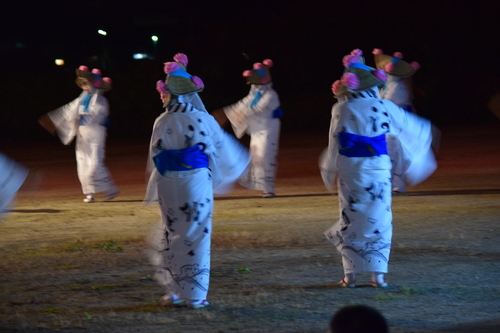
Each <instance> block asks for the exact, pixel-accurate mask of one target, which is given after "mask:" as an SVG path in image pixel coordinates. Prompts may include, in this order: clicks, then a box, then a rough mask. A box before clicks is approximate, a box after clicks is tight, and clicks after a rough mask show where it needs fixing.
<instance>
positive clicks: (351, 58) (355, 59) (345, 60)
mask: <svg viewBox="0 0 500 333" xmlns="http://www.w3.org/2000/svg"><path fill="white" fill-rule="evenodd" d="M355 62H359V57H358V56H354V55H352V54H348V55H346V56H344V58H342V64H343V65H344V67H346V68H347V67H349V66H350V65H351V64H353V63H355Z"/></svg>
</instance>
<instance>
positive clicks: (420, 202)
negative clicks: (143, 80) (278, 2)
mask: <svg viewBox="0 0 500 333" xmlns="http://www.w3.org/2000/svg"><path fill="white" fill-rule="evenodd" d="M441 130H442V142H441V148H440V151H439V155H438V163H439V168H438V170H437V171H436V172H435V173H434V175H432V176H431V177H430V178H429V179H428V180H427V181H426V182H424V183H422V184H419V185H417V186H415V187H412V188H410V189H409V192H408V193H407V194H405V195H398V196H394V197H393V210H394V222H393V223H394V238H393V247H392V253H391V261H390V264H389V268H390V273H389V274H387V279H388V280H389V287H388V288H386V289H377V288H373V287H371V286H370V285H369V284H368V282H369V277H368V276H363V275H360V276H359V277H358V282H359V283H361V286H360V287H359V288H354V289H344V288H339V287H338V286H337V284H336V283H337V282H338V281H339V279H340V278H341V277H342V266H341V261H340V256H339V255H338V253H337V252H336V250H335V249H334V248H333V247H331V246H330V245H329V244H328V243H327V242H326V240H324V238H323V236H322V232H323V231H324V230H325V229H326V228H327V227H329V226H330V225H331V224H332V223H333V222H334V221H335V220H336V219H337V218H338V214H339V212H338V199H337V197H336V195H333V196H332V195H331V194H329V193H328V192H327V191H326V189H325V187H324V185H323V184H322V181H321V178H320V175H319V171H318V167H317V159H318V156H319V154H320V152H321V151H322V150H323V148H324V147H326V145H327V133H326V132H324V133H306V132H304V133H285V134H283V136H282V140H281V148H280V149H281V153H280V158H279V173H278V182H277V194H278V197H276V198H274V199H262V198H258V197H257V194H258V193H257V192H256V191H250V190H247V189H244V188H241V187H237V188H236V189H235V190H234V192H232V193H231V194H230V195H228V196H225V197H218V198H217V199H216V202H215V213H214V233H213V251H212V271H211V284H210V292H209V296H208V299H209V301H210V302H211V306H210V307H209V308H206V309H199V310H189V309H186V308H165V307H161V306H160V305H159V303H158V299H159V298H160V297H161V296H162V295H163V291H162V290H161V288H160V287H159V286H158V285H157V284H156V283H155V281H153V280H152V275H153V271H152V269H151V267H150V265H149V264H148V262H147V256H146V254H145V246H144V241H145V238H146V237H147V235H148V234H149V230H150V229H151V227H152V225H154V224H155V223H157V221H158V219H159V214H158V208H157V207H156V206H154V205H152V206H144V205H143V204H142V198H143V194H144V190H145V174H144V171H145V170H144V169H145V163H146V162H145V161H146V152H147V144H148V142H147V139H146V140H138V141H132V140H129V141H127V142H124V141H120V142H116V141H113V140H110V141H109V142H108V151H107V166H108V167H109V169H110V170H111V173H112V175H113V177H114V178H115V180H116V182H117V185H118V186H119V187H120V190H121V194H120V196H119V197H118V198H116V199H114V200H112V201H107V202H104V201H97V202H95V203H93V204H84V203H83V202H82V199H83V195H82V194H81V191H80V186H79V182H78V179H77V176H76V162H75V159H74V148H73V147H65V146H62V144H60V143H59V142H58V141H57V140H56V139H55V138H54V140H53V141H47V142H37V143H30V144H27V143H25V144H18V145H16V146H10V147H2V152H3V153H5V154H7V155H9V156H11V157H13V158H14V159H16V160H17V161H19V162H21V163H23V164H25V165H26V166H28V167H29V168H30V169H31V175H30V179H29V180H28V181H27V182H26V184H25V185H24V186H23V188H22V189H21V191H20V192H19V195H18V198H17V202H16V205H15V206H14V207H13V209H12V212H10V213H9V214H7V215H6V216H4V219H3V221H2V223H1V224H0V256H1V260H0V272H1V274H0V290H1V292H0V332H219V333H221V332H259V333H262V332H326V330H327V325H328V321H329V319H330V318H331V316H332V314H333V313H334V312H335V311H336V310H338V309H339V308H340V307H342V306H345V305H348V304H367V305H370V306H374V307H375V308H377V309H379V310H380V311H381V312H382V313H383V314H384V316H385V317H386V318H387V320H388V323H389V325H390V330H391V332H393V333H403V332H406V333H421V332H426V333H427V332H436V333H437V332H443V333H444V332H447V333H452V332H454V333H459V332H460V333H465V332H500V312H499V310H500V139H499V137H498V135H499V133H500V122H497V123H493V124H487V125H486V124H485V125H482V126H455V127H449V128H442V129H441Z"/></svg>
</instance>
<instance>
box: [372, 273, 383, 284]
mask: <svg viewBox="0 0 500 333" xmlns="http://www.w3.org/2000/svg"><path fill="white" fill-rule="evenodd" d="M372 282H375V283H384V274H383V273H379V272H372Z"/></svg>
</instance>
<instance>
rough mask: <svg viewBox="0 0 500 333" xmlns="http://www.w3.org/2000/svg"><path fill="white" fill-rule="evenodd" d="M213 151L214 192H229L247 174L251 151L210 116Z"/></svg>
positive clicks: (211, 164)
mask: <svg viewBox="0 0 500 333" xmlns="http://www.w3.org/2000/svg"><path fill="white" fill-rule="evenodd" d="M210 127H211V139H212V144H213V148H214V149H213V152H211V153H210V154H209V158H210V169H211V170H212V186H213V190H214V194H226V193H229V192H230V191H231V190H232V189H233V187H234V183H235V182H236V181H237V180H238V179H239V178H240V177H241V176H242V175H244V174H245V172H246V171H247V167H248V164H249V163H250V153H249V152H248V150H247V149H246V148H245V147H244V146H243V145H242V144H241V143H240V142H239V141H238V140H236V139H235V138H234V137H233V136H232V135H230V134H229V133H227V132H226V131H224V130H223V129H221V128H220V126H219V125H218V124H217V122H216V121H215V120H214V119H213V117H212V116H210Z"/></svg>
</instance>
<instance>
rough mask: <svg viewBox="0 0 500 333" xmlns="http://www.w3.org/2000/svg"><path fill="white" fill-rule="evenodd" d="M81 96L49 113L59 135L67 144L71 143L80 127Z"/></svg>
mask: <svg viewBox="0 0 500 333" xmlns="http://www.w3.org/2000/svg"><path fill="white" fill-rule="evenodd" d="M79 101H80V97H78V98H76V99H74V100H73V101H71V102H70V103H68V104H66V105H63V106H61V107H60V108H57V109H55V110H53V111H50V112H49V113H47V115H48V116H49V118H50V120H51V121H52V122H53V123H54V126H55V128H56V132H57V136H58V137H59V139H60V140H61V142H62V143H63V144H65V145H69V144H70V143H71V141H73V138H74V137H75V135H76V132H77V129H78V119H79V116H78V103H79Z"/></svg>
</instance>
